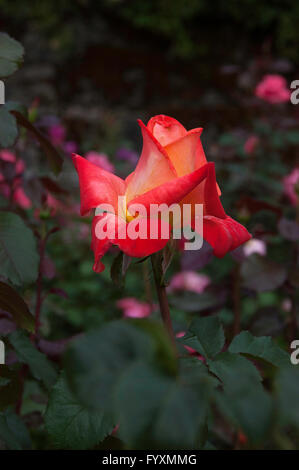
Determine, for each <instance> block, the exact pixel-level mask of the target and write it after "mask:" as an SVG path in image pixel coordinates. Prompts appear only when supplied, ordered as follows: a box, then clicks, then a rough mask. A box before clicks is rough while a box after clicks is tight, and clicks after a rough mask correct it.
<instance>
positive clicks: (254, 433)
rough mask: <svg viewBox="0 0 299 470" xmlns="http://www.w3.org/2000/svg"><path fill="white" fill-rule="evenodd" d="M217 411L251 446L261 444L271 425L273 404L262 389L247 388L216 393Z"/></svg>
mask: <svg viewBox="0 0 299 470" xmlns="http://www.w3.org/2000/svg"><path fill="white" fill-rule="evenodd" d="M216 404H217V406H218V409H219V411H221V412H222V414H223V415H224V416H226V417H227V419H228V420H229V421H231V422H232V424H234V425H235V426H236V427H237V429H241V430H242V431H243V433H244V434H245V435H246V436H247V437H248V439H249V440H250V442H252V443H253V444H256V443H263V442H264V441H265V439H266V436H267V435H268V434H269V433H270V431H271V428H272V425H273V402H272V399H271V396H270V395H269V394H268V393H266V392H265V391H264V390H263V389H262V388H259V389H256V388H253V387H251V388H250V387H249V386H248V387H247V388H243V389H242V390H241V389H237V390H236V391H233V390H232V389H230V390H229V391H224V392H218V393H217V394H216Z"/></svg>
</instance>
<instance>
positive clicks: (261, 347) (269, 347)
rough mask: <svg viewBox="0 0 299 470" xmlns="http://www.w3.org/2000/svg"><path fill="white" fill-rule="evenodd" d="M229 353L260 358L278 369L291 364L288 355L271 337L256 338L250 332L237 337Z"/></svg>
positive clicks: (244, 332)
mask: <svg viewBox="0 0 299 470" xmlns="http://www.w3.org/2000/svg"><path fill="white" fill-rule="evenodd" d="M229 351H230V352H232V353H242V354H249V355H251V356H255V357H258V358H260V359H264V360H265V361H267V362H270V363H271V364H273V365H274V366H277V367H283V366H287V365H289V364H290V357H289V355H288V353H287V352H286V351H284V350H283V349H281V348H279V347H278V346H276V344H275V343H274V342H273V340H272V338H271V337H270V336H259V337H255V336H253V335H252V334H251V333H250V332H249V331H242V332H241V333H240V334H239V335H238V336H235V338H234V339H233V341H232V342H231V344H230V346H229Z"/></svg>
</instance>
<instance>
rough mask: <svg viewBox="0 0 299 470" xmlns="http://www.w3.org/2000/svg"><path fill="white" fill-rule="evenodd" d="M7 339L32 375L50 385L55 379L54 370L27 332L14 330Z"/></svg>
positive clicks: (47, 385)
mask: <svg viewBox="0 0 299 470" xmlns="http://www.w3.org/2000/svg"><path fill="white" fill-rule="evenodd" d="M9 341H10V343H11V345H12V346H13V347H14V350H15V352H16V354H17V356H18V359H19V361H20V362H23V363H24V364H27V365H28V366H29V368H30V370H31V372H32V375H33V376H34V377H35V378H36V379H38V380H41V381H42V382H43V383H44V384H45V386H46V387H48V388H50V387H52V385H53V384H54V383H55V382H56V380H57V373H56V370H55V368H54V366H53V365H52V363H51V362H50V361H49V360H48V359H47V357H46V356H45V355H44V354H42V353H41V352H39V351H38V350H37V349H36V348H35V347H34V346H33V344H32V343H31V341H30V339H29V337H28V336H27V334H26V333H25V332H24V331H21V330H17V331H14V332H13V333H11V334H10V335H9Z"/></svg>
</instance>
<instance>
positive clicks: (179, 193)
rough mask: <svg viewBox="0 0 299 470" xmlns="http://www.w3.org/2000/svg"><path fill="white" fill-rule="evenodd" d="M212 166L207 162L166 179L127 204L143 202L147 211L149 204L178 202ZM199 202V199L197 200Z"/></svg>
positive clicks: (205, 175)
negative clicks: (190, 171)
mask: <svg viewBox="0 0 299 470" xmlns="http://www.w3.org/2000/svg"><path fill="white" fill-rule="evenodd" d="M210 166H211V167H213V163H207V164H206V165H205V166H203V167H202V168H199V169H198V170H195V171H193V172H192V173H189V174H188V175H184V176H181V177H180V178H176V179H174V180H172V181H168V182H166V183H164V184H162V185H160V186H157V187H156V188H154V189H152V190H150V191H147V192H146V193H144V194H142V195H140V196H138V197H136V198H134V199H132V201H131V203H130V204H128V209H130V205H131V204H143V206H144V207H145V208H146V210H147V211H149V210H150V205H151V204H167V205H168V206H170V205H171V204H175V203H179V202H180V201H181V200H182V199H183V198H184V197H185V196H186V195H187V194H189V193H191V192H192V190H193V189H194V188H195V187H198V185H199V183H201V182H202V181H203V180H204V179H205V178H207V176H208V175H209V167H210ZM199 202H200V201H199Z"/></svg>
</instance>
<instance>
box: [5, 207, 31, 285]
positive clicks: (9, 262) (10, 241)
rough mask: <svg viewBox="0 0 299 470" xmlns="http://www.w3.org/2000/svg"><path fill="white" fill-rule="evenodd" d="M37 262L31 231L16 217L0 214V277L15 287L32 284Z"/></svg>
mask: <svg viewBox="0 0 299 470" xmlns="http://www.w3.org/2000/svg"><path fill="white" fill-rule="evenodd" d="M38 262H39V259H38V254H37V250H36V243H35V239H34V236H33V233H32V232H31V230H30V229H29V228H28V227H27V226H26V225H25V223H24V222H23V220H22V219H21V217H19V216H18V215H16V214H13V213H11V212H0V275H2V276H4V277H5V278H7V279H9V280H10V281H11V282H13V283H14V284H17V285H20V284H22V283H27V282H28V283H29V282H34V281H35V280H36V278H37V272H38Z"/></svg>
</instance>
